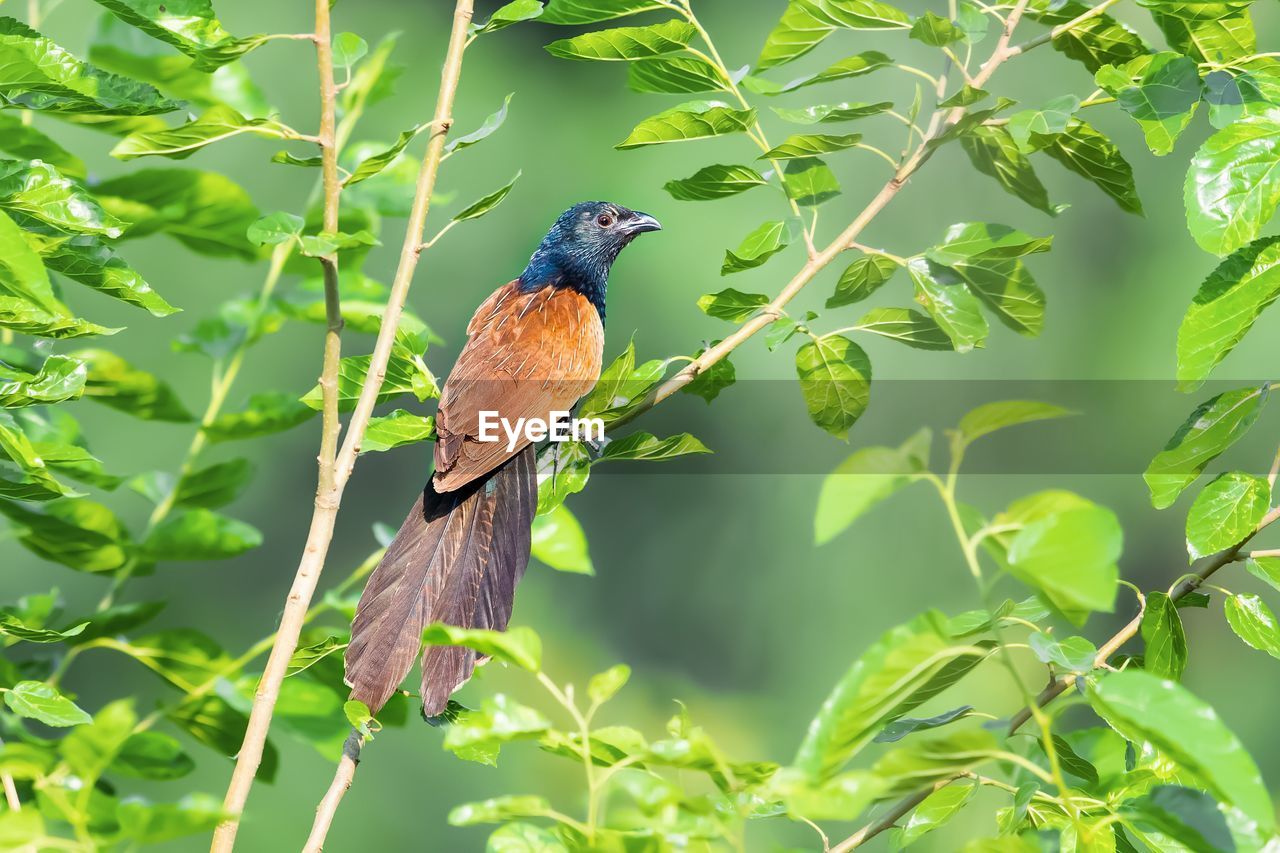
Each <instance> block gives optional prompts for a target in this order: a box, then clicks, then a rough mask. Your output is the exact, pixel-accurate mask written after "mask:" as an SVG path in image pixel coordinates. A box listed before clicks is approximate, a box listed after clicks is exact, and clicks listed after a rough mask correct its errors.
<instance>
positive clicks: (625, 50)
mask: <svg viewBox="0 0 1280 853" xmlns="http://www.w3.org/2000/svg"><path fill="white" fill-rule="evenodd" d="M696 33H697V30H696V29H694V27H693V24H690V23H688V22H687V21H678V20H674V19H673V20H670V21H664V22H662V23H660V24H652V25H651V26H647V27H616V28H614V29H611V30H596V31H595V32H590V33H583V34H582V35H580V36H574V37H573V38H568V39H561V40H560V41H553V42H552V43H551V44H549V45H547V47H546V49H547V53H549V54H551V55H552V56H558V57H560V58H561V59H587V60H630V59H651V58H653V57H655V56H664V55H666V54H669V53H679V52H680V51H682V50H684V48H685V46H686V45H687V44H688V43H689V42H690V40H692V39H693V37H694V35H695V34H696Z"/></svg>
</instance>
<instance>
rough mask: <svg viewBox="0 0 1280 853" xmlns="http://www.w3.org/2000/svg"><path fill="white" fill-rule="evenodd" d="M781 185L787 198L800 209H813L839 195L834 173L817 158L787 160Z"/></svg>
mask: <svg viewBox="0 0 1280 853" xmlns="http://www.w3.org/2000/svg"><path fill="white" fill-rule="evenodd" d="M782 184H783V187H784V188H785V189H786V191H787V197H788V198H790V199H791V200H792V201H794V202H795V203H796V204H798V205H800V206H801V207H814V206H816V205H819V204H822V203H823V202H825V201H830V200H831V199H833V198H835V197H836V196H838V195H840V182H839V181H837V180H836V176H835V173H834V172H832V171H831V169H830V167H828V166H827V164H826V163H824V162H823V161H821V160H819V159H818V158H817V157H804V158H802V159H799V160H788V161H787V163H786V166H784V167H783V177H782Z"/></svg>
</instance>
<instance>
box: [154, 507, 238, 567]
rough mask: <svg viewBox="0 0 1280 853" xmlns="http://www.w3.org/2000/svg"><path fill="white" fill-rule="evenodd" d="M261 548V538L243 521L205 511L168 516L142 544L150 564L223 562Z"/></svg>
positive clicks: (198, 510) (194, 510)
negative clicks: (194, 561)
mask: <svg viewBox="0 0 1280 853" xmlns="http://www.w3.org/2000/svg"><path fill="white" fill-rule="evenodd" d="M261 544H262V534H261V533H259V532H258V530H257V529H256V528H254V527H252V526H250V525H248V524H245V523H244V522H243V521H237V520H235V519H234V518H227V517H226V516H224V515H219V514H218V513H216V512H211V511H210V510H207V509H193V510H189V511H187V512H183V513H180V514H178V515H171V516H170V517H168V518H166V519H165V520H164V521H162V522H161V523H160V525H159V526H158V527H156V529H155V530H153V531H151V535H150V536H148V537H147V541H146V542H144V543H143V548H144V549H145V551H146V553H147V555H148V556H149V557H150V558H151V559H153V560H225V559H228V558H230V557H237V556H239V555H240V554H243V553H244V552H245V551H251V550H253V549H254V548H257V547H258V546H259V545H261Z"/></svg>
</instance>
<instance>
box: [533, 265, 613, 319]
mask: <svg viewBox="0 0 1280 853" xmlns="http://www.w3.org/2000/svg"><path fill="white" fill-rule="evenodd" d="M519 282H520V284H519V288H520V291H521V292H522V293H533V292H534V291H537V290H541V289H542V288H544V287H567V288H570V289H571V290H576V291H577V292H578V293H581V294H582V295H583V296H585V297H586V298H587V301H589V302H590V303H591V304H592V305H594V306H595V309H596V313H597V314H599V315H600V322H601V323H603V322H604V306H605V294H606V292H607V291H608V287H609V269H608V267H604V268H603V269H602V268H601V266H600V264H599V263H598V262H593V260H592V259H589V258H583V257H579V256H576V255H573V254H570V253H567V252H564V251H562V250H560V249H558V248H548V247H545V246H543V247H539V248H538V251H536V252H534V253H533V257H532V258H530V259H529V265H528V266H527V267H525V268H524V272H522V273H521V274H520V278H519Z"/></svg>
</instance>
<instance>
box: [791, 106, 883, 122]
mask: <svg viewBox="0 0 1280 853" xmlns="http://www.w3.org/2000/svg"><path fill="white" fill-rule="evenodd" d="M892 108H893V102H892V101H880V102H878V103H874V104H864V103H859V102H849V101H846V102H844V103H842V104H820V105H817V106H812V107H799V108H796V109H790V108H784V107H773V111H774V112H775V113H777V115H778V118H780V119H782V120H783V121H789V122H791V123H792V124H834V123H836V122H842V121H855V120H857V119H860V118H868V117H870V116H874V115H880V114H881V113H883V112H885V111H886V110H890V109H892Z"/></svg>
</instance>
